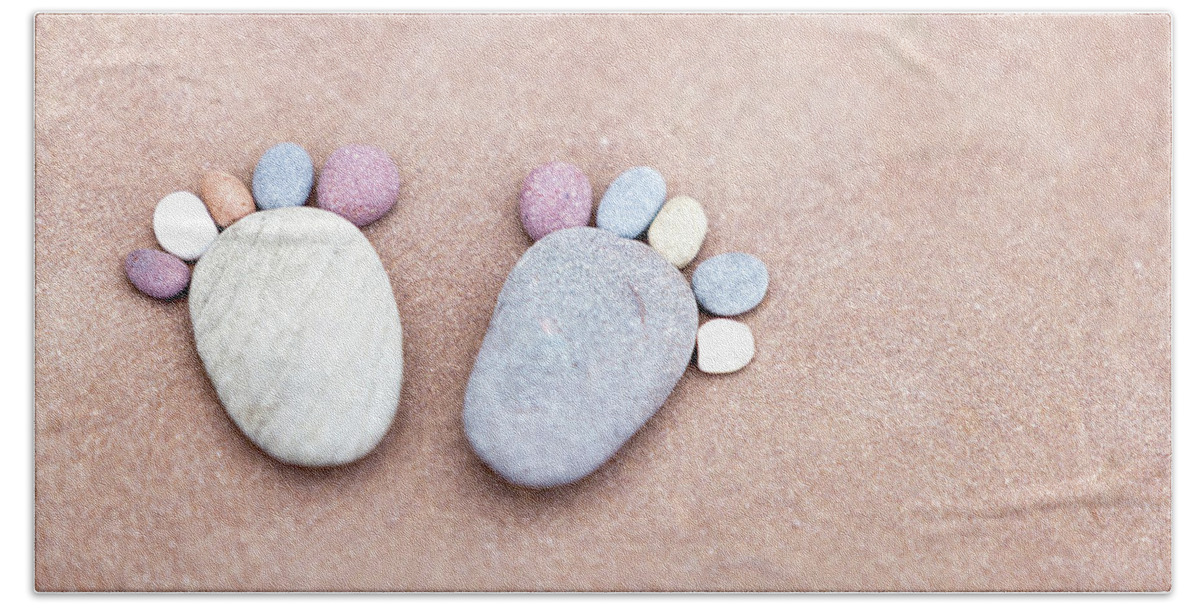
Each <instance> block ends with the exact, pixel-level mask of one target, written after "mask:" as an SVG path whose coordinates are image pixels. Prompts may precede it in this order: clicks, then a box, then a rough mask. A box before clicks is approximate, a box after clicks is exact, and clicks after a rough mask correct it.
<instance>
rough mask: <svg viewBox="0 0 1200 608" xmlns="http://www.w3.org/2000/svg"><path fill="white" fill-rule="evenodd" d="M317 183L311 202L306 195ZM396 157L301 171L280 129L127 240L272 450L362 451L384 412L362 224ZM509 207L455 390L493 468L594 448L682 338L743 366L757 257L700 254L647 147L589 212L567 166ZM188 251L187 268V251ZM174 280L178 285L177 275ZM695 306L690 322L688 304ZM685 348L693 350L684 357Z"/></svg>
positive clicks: (387, 295)
mask: <svg viewBox="0 0 1200 608" xmlns="http://www.w3.org/2000/svg"><path fill="white" fill-rule="evenodd" d="M314 181H315V182H316V183H315V190H316V197H315V198H316V206H315V208H314V207H306V206H305V203H306V201H307V200H308V199H309V197H310V196H311V195H312V193H313V190H314ZM399 190H400V176H399V170H398V168H397V167H396V165H395V163H394V162H393V161H392V159H391V158H390V157H389V156H388V154H387V152H386V151H384V150H383V149H381V148H378V147H375V146H370V145H363V144H352V145H347V146H343V147H341V148H338V149H337V150H335V151H333V153H331V154H330V155H329V157H328V158H327V159H326V161H325V164H324V166H323V167H322V169H321V172H320V175H319V179H318V176H317V173H316V171H315V170H314V167H313V162H312V158H311V157H310V156H309V155H308V152H306V151H305V150H304V149H303V148H302V147H300V146H299V145H297V144H294V143H282V144H278V145H276V146H274V147H271V148H270V149H268V150H267V151H266V152H265V153H264V154H263V155H262V157H261V158H260V159H259V161H258V163H257V165H256V166H255V169H254V175H253V179H252V181H251V186H250V188H247V187H246V184H244V183H243V182H242V181H241V180H239V179H237V178H236V177H234V176H232V175H230V174H228V173H224V172H219V171H209V172H207V173H205V174H204V177H203V179H202V181H201V188H200V195H201V196H199V197H197V196H196V195H195V194H192V193H190V192H174V193H171V194H168V195H167V196H165V197H163V199H162V200H160V201H159V203H158V205H157V206H156V208H155V211H154V234H155V237H156V238H157V240H158V242H159V245H160V246H161V247H162V249H164V250H165V252H164V251H158V250H154V249H139V250H137V251H134V252H132V253H130V254H129V255H128V256H127V258H126V260H125V272H126V275H127V276H128V278H129V280H130V282H131V283H132V284H133V285H134V287H136V288H137V289H138V290H140V291H141V292H143V293H145V294H146V295H148V296H150V297H154V298H159V299H172V298H178V297H180V296H181V295H183V294H184V293H188V298H189V310H190V313H191V318H192V327H193V331H194V333H195V338H196V347H197V351H198V352H199V354H200V358H201V360H202V361H203V363H204V366H205V370H206V372H207V373H208V376H209V378H210V379H211V380H212V382H213V385H214V387H215V388H216V391H217V394H218V396H219V397H220V400H221V403H222V405H223V406H224V407H225V410H226V412H227V413H228V414H229V416H230V418H231V419H232V420H233V421H234V422H235V424H237V426H238V428H239V429H240V430H241V431H242V432H243V433H244V434H245V435H246V436H247V438H248V439H250V440H251V441H252V442H253V443H254V444H255V445H257V446H258V447H259V448H261V449H262V450H263V451H264V452H266V453H267V454H269V455H271V456H272V457H274V458H276V459H278V460H280V461H282V462H286V463H290V464H296V465H300V466H335V465H340V464H345V463H348V462H352V461H354V460H357V459H358V458H361V457H362V456H364V455H365V454H367V453H368V452H370V451H371V450H372V449H373V448H374V447H375V446H376V445H377V444H378V442H379V441H380V440H381V439H382V438H383V436H384V434H385V433H386V431H387V429H388V427H389V426H390V425H391V422H392V420H393V418H394V417H395V412H396V408H397V406H398V404H399V394H400V386H401V383H402V380H403V349H402V329H401V324H400V318H399V314H398V310H397V307H396V302H395V298H394V297H393V295H392V289H391V286H390V283H389V281H388V278H387V273H386V272H385V271H384V269H383V265H382V263H381V262H380V260H379V257H378V254H377V253H376V252H375V250H374V248H372V247H371V245H370V243H369V242H367V240H366V238H365V237H364V236H363V235H362V233H361V231H359V230H358V227H362V226H365V225H367V224H370V223H371V222H373V221H376V220H378V219H379V218H380V217H382V216H383V215H385V214H386V213H387V212H388V211H389V210H390V209H391V208H392V207H393V206H394V205H395V204H396V201H397V198H398V196H399ZM519 215H520V221H521V224H522V226H523V227H524V229H525V231H526V233H528V235H529V236H530V238H532V239H533V241H534V245H533V246H532V247H530V248H529V250H528V251H526V252H525V254H524V255H523V256H522V257H521V259H520V261H518V262H517V264H516V266H515V267H514V268H513V270H512V272H511V273H510V274H509V276H508V278H507V279H506V280H505V283H504V287H503V288H502V290H501V292H500V295H499V297H498V298H497V304H496V309H495V311H494V313H493V316H492V319H491V322H490V323H489V326H488V331H487V334H486V335H485V336H484V340H483V344H482V346H481V348H480V351H479V354H478V356H477V357H476V361H475V366H474V368H473V369H472V372H471V376H470V378H469V380H468V383H467V390H466V395H465V397H464V399H463V426H464V431H465V433H466V435H467V438H468V440H469V442H470V444H471V446H472V448H473V449H474V450H475V452H476V453H477V454H478V455H479V456H480V458H481V459H483V460H484V461H485V462H486V463H487V464H488V465H489V466H490V467H492V469H493V470H495V471H496V472H497V473H498V474H500V475H501V476H502V477H504V478H505V479H507V480H508V481H510V482H512V483H514V484H517V485H522V486H527V487H534V488H545V487H551V486H556V485H561V484H566V483H571V482H573V481H576V480H578V479H580V478H582V477H584V476H586V475H588V474H589V473H591V472H593V471H595V470H596V469H597V468H599V467H600V466H601V465H603V464H604V463H605V462H606V461H607V460H608V459H609V458H610V457H611V456H612V455H613V454H614V453H615V452H616V451H617V450H618V449H619V448H620V447H621V446H622V445H623V444H624V443H625V441H627V440H628V439H629V437H631V436H632V435H633V434H634V433H635V432H637V430H638V429H640V428H641V427H642V426H643V425H644V424H645V423H646V421H647V420H649V418H650V417H651V416H653V415H654V413H655V412H657V411H658V409H659V408H660V407H661V406H662V404H663V403H664V402H665V401H666V399H667V397H668V395H669V394H670V393H671V391H672V390H673V389H674V387H675V385H676V384H677V383H678V381H679V379H680V378H681V377H682V376H683V374H684V372H685V371H686V369H687V366H688V364H689V363H690V362H692V361H693V360H694V361H695V362H696V366H697V367H698V368H699V369H700V370H701V371H702V372H706V373H712V374H725V373H731V372H735V371H738V370H740V369H742V368H744V367H745V366H746V365H747V364H749V363H750V361H751V360H752V359H753V357H754V338H753V335H752V333H751V330H750V327H749V326H747V325H746V324H744V323H741V322H739V321H735V320H732V319H728V318H720V317H731V316H737V315H740V314H744V313H746V312H748V311H750V310H751V309H753V308H755V307H756V306H757V305H758V304H759V303H760V302H762V300H763V298H764V297H765V295H766V291H767V285H768V280H769V277H768V273H767V269H766V266H765V265H764V264H763V263H762V261H761V260H759V259H758V258H756V257H754V256H753V255H750V254H747V253H727V254H723V255H718V256H715V257H712V258H709V259H707V260H704V261H703V262H701V263H700V264H699V265H698V266H697V267H696V268H695V270H694V272H693V273H692V277H691V280H690V282H689V280H688V279H687V278H685V276H684V274H683V272H681V270H682V269H685V268H686V267H687V266H688V265H689V264H690V263H692V262H693V261H694V260H695V258H696V256H697V254H698V253H699V251H700V249H701V245H702V244H703V241H704V238H705V236H706V234H707V232H708V218H707V216H706V214H705V212H704V208H703V207H702V205H701V204H700V202H699V201H697V200H696V199H694V198H692V197H688V196H676V197H674V198H672V199H670V200H669V201H668V200H667V184H666V180H665V179H664V178H663V176H662V175H661V174H660V173H659V172H658V171H656V170H655V169H653V168H651V167H634V168H632V169H629V170H628V171H625V172H624V173H622V174H620V175H619V176H618V177H617V178H616V179H615V180H613V182H612V183H611V184H610V185H609V187H608V188H607V190H606V191H605V193H604V195H603V196H602V197H601V200H600V203H599V206H598V208H597V209H596V227H591V226H589V225H588V223H589V220H590V219H591V216H592V187H591V183H590V182H589V180H588V178H587V176H586V175H585V174H584V173H583V171H581V170H580V169H579V168H578V167H576V166H574V165H571V164H568V163H563V162H552V163H548V164H546V165H542V166H540V167H537V168H536V169H534V170H533V171H532V172H530V173H529V175H528V176H527V177H526V179H525V183H524V187H523V189H522V192H521V195H520V203H519ZM193 261H194V262H195V267H194V268H189V266H188V264H187V263H185V262H193ZM189 282H190V287H189ZM701 310H703V311H704V312H706V313H708V314H710V315H713V316H715V317H718V318H713V319H710V320H708V321H707V322H705V323H704V324H703V325H701V324H700V311H701ZM693 356H694V357H693Z"/></svg>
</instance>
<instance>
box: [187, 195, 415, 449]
mask: <svg viewBox="0 0 1200 608" xmlns="http://www.w3.org/2000/svg"><path fill="white" fill-rule="evenodd" d="M188 303H189V306H190V308H191V315H192V328H193V330H194V331H195V334H196V349H197V350H198V351H199V353H200V359H201V360H202V361H203V362H204V369H205V370H206V371H207V372H208V376H209V378H210V379H211V380H212V383H213V386H214V387H215V388H216V389H217V395H218V396H219V397H220V399H221V403H222V404H223V405H224V406H225V410H226V411H227V412H228V413H229V417H230V418H232V419H233V421H234V423H236V424H237V426H238V428H240V429H241V430H242V432H243V433H245V434H246V436H247V437H248V438H249V439H250V440H251V441H253V442H254V443H255V444H256V445H258V446H259V447H260V448H262V449H263V451H265V452H267V453H268V454H270V455H271V456H273V457H274V458H276V459H278V460H280V461H283V462H286V463H290V464H296V465H302V466H332V465H339V464H345V463H348V462H351V461H353V460H356V459H358V458H361V457H362V456H364V455H365V454H367V452H369V451H371V449H373V448H374V447H375V446H376V444H378V443H379V441H380V440H381V439H382V438H383V436H384V434H385V433H386V432H387V429H388V427H389V426H390V425H391V423H392V418H393V417H394V415H395V413H396V407H397V404H398V403H399V400H400V383H401V380H402V377H403V365H404V358H403V352H402V348H401V328H400V315H399V313H398V311H397V309H396V300H395V298H394V297H393V295H392V288H391V285H390V284H389V282H388V277H387V273H386V272H385V271H384V269H383V264H382V263H381V262H380V261H379V256H378V255H376V253H375V249H374V248H373V247H371V244H370V243H369V242H367V239H366V238H365V237H364V236H363V234H362V231H360V230H359V229H358V228H356V227H355V226H354V225H353V224H351V223H350V222H348V221H346V220H345V219H342V218H341V217H340V216H338V215H335V214H333V213H330V212H328V211H322V210H320V209H314V208H311V207H289V208H284V209H276V210H273V211H261V212H258V213H252V214H250V215H248V216H246V217H244V218H242V219H241V220H238V222H237V223H235V224H233V226H231V227H230V228H229V229H227V230H225V232H222V233H221V236H219V237H217V240H216V241H215V242H214V243H213V245H212V247H210V248H209V250H208V252H207V253H206V254H205V255H204V257H203V258H201V259H200V263H198V264H196V269H195V271H194V272H193V275H192V287H191V292H190V293H189V296H188Z"/></svg>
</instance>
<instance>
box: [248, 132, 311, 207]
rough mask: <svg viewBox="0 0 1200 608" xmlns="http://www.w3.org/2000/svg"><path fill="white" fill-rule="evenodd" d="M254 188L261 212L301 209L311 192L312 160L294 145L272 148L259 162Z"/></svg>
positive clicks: (285, 144)
mask: <svg viewBox="0 0 1200 608" xmlns="http://www.w3.org/2000/svg"><path fill="white" fill-rule="evenodd" d="M251 185H252V187H253V190H254V202H255V204H257V205H258V208H259V209H278V208H280V207H299V206H300V205H303V204H304V201H306V200H308V193H309V192H311V191H312V185H313V161H312V157H310V156H309V155H308V152H305V151H304V148H301V147H300V146H298V145H296V144H293V143H282V144H277V145H275V146H272V147H271V149H270V150H267V151H266V152H264V153H263V155H262V158H260V159H258V165H256V166H255V167H254V178H253V183H252V184H251Z"/></svg>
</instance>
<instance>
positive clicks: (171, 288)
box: [125, 249, 192, 300]
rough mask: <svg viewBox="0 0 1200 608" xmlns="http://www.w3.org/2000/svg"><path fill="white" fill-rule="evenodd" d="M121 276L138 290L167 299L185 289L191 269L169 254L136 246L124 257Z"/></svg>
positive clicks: (154, 296) (153, 296)
mask: <svg viewBox="0 0 1200 608" xmlns="http://www.w3.org/2000/svg"><path fill="white" fill-rule="evenodd" d="M125 276H127V277H129V282H130V283H133V286H134V287H137V289H138V291H140V292H142V293H144V294H146V295H148V296H150V297H152V298H158V299H160V300H170V299H171V298H175V297H178V296H179V294H181V293H183V290H185V289H187V286H188V280H189V279H190V278H191V276H192V271H191V269H189V268H188V266H187V264H184V263H183V261H182V260H180V259H179V258H177V257H175V256H173V255H171V254H169V253H163V252H161V251H158V250H157V249H138V250H136V251H131V252H129V255H127V256H125Z"/></svg>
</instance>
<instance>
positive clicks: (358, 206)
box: [317, 144, 400, 227]
mask: <svg viewBox="0 0 1200 608" xmlns="http://www.w3.org/2000/svg"><path fill="white" fill-rule="evenodd" d="M399 197H400V169H399V168H398V167H396V163H395V162H394V161H392V157H391V156H388V153H387V151H386V150H384V149H383V148H380V147H377V146H368V145H366V144H350V145H348V146H342V147H340V148H338V149H337V150H334V151H333V154H330V155H329V158H327V159H325V165H324V166H323V167H321V177H320V179H318V180H317V206H319V207H320V208H322V209H325V210H326V211H332V212H334V213H336V214H338V215H340V216H342V217H344V218H346V219H348V220H350V222H351V223H353V224H354V225H355V226H359V227H362V226H366V225H367V224H370V223H371V222H374V221H375V220H377V219H379V218H381V217H383V216H384V214H385V213H387V212H388V211H389V210H391V208H392V207H394V206H395V205H396V199H398V198H399Z"/></svg>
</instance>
